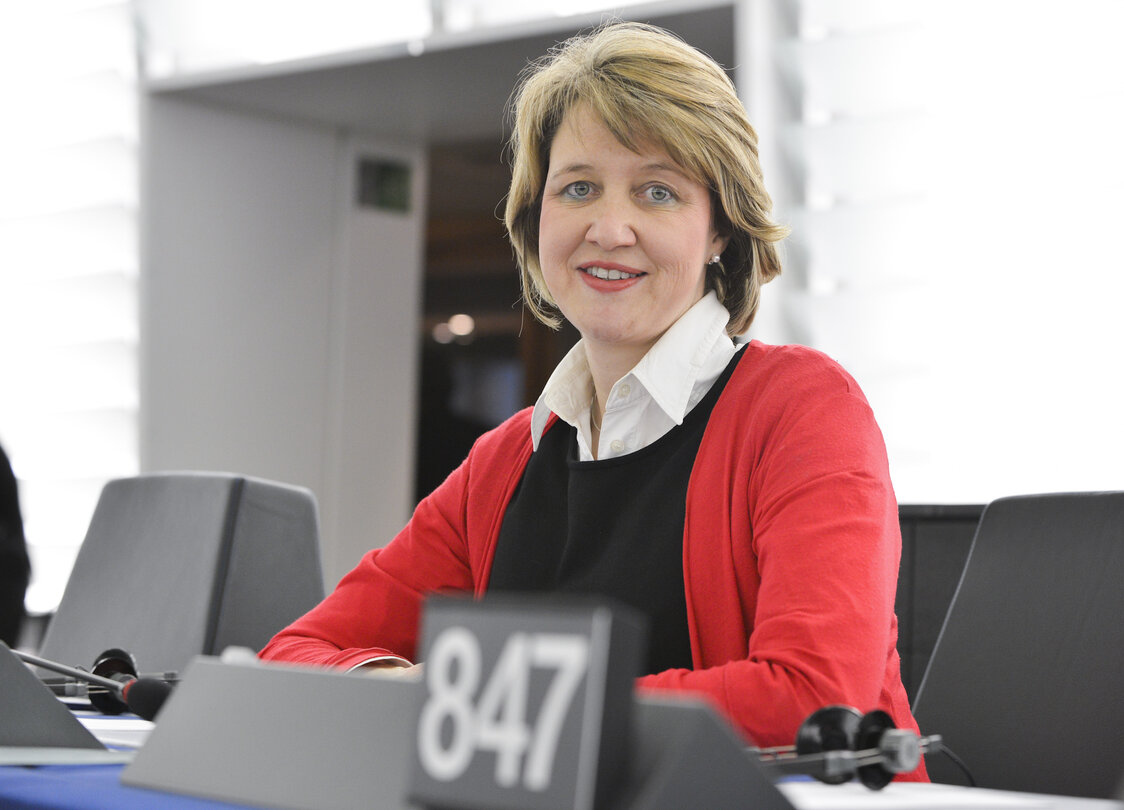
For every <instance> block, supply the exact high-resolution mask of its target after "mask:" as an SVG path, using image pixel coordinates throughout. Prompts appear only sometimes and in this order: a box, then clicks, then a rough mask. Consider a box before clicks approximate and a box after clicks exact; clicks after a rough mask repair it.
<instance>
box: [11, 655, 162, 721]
mask: <svg viewBox="0 0 1124 810" xmlns="http://www.w3.org/2000/svg"><path fill="white" fill-rule="evenodd" d="M12 652H13V653H15V654H16V657H17V658H19V659H20V660H21V661H23V662H24V663H25V664H30V665H32V666H36V667H41V668H43V669H49V670H51V671H52V672H58V673H59V674H61V675H67V676H69V677H71V678H74V679H76V680H79V681H82V682H84V683H88V684H93V685H94V686H100V687H102V688H103V689H106V690H107V691H108V692H109V694H111V695H113V696H115V697H116V698H117V700H118V701H120V703H121V705H122V706H123V707H124V708H127V709H128V710H129V711H131V712H133V714H135V715H137V716H138V717H142V718H144V719H145V720H155V719H156V715H157V714H159V712H160V709H161V707H163V705H164V701H165V700H167V699H168V695H170V694H171V693H172V685H171V684H170V683H168V682H167V681H162V680H160V679H159V678H141V677H136V676H134V675H128V674H125V673H120V672H118V673H114V674H113V676H112V677H109V678H106V677H102V676H101V675H95V674H93V673H92V672H86V670H84V669H77V668H75V667H68V666H66V665H65V664H58V663H55V662H54V661H48V660H47V659H46V658H40V657H39V656H37V655H32V654H31V653H25V652H20V651H19V650H12Z"/></svg>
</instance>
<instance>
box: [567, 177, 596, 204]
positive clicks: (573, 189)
mask: <svg viewBox="0 0 1124 810" xmlns="http://www.w3.org/2000/svg"><path fill="white" fill-rule="evenodd" d="M592 191H593V186H591V185H590V184H589V183H587V182H585V181H584V180H579V181H577V182H576V183H570V185H568V186H566V188H565V190H564V191H563V193H564V194H565V195H566V196H567V197H571V198H573V199H576V200H583V199H585V198H586V197H588V196H589V195H590V193H591V192H592Z"/></svg>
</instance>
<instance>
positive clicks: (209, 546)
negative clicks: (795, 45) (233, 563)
mask: <svg viewBox="0 0 1124 810" xmlns="http://www.w3.org/2000/svg"><path fill="white" fill-rule="evenodd" d="M236 480H237V479H235V478H234V477H232V476H229V477H218V476H190V475H153V476H142V477H138V478H128V479H121V480H118V481H110V482H109V483H108V484H106V486H105V489H104V490H103V491H102V495H101V499H100V500H99V501H98V505H97V508H96V509H95V510H94V515H93V518H92V519H91V521H90V527H89V530H88V531H87V533H86V539H85V541H84V542H83V544H82V547H81V549H80V550H79V552H78V557H77V559H76V561H75V564H74V569H73V571H72V573H71V577H70V580H69V582H68V583H67V586H66V591H65V593H64V594H63V598H62V602H61V603H60V605H59V609H58V612H57V613H56V615H55V617H54V618H53V619H52V621H51V624H50V626H49V627H48V628H47V633H46V636H45V637H44V640H43V647H42V649H41V651H40V652H41V654H42V656H43V657H44V658H49V659H51V660H54V661H59V662H61V663H64V664H68V665H70V666H83V667H87V668H88V667H90V666H92V665H93V663H94V660H95V659H96V657H97V656H98V655H99V654H100V653H101V652H103V651H104V650H106V649H107V648H110V647H119V648H122V649H125V650H128V651H129V652H131V653H132V654H133V656H134V658H136V660H137V665H138V667H139V668H141V669H142V670H143V671H146V672H158V671H169V670H180V669H182V668H183V667H184V666H186V664H187V662H188V661H189V660H190V659H191V656H192V655H194V654H197V653H199V652H201V651H203V649H204V645H205V642H206V635H207V630H208V626H209V623H210V621H211V610H212V589H213V583H214V579H215V571H216V566H217V563H218V561H219V559H220V555H221V554H222V542H223V538H224V537H225V536H227V534H228V528H227V521H228V517H229V515H228V513H229V509H230V504H231V498H232V493H233V490H234V489H235V487H236Z"/></svg>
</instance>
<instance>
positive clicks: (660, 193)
mask: <svg viewBox="0 0 1124 810" xmlns="http://www.w3.org/2000/svg"><path fill="white" fill-rule="evenodd" d="M646 194H647V196H648V199H649V200H651V201H652V202H658V203H664V202H671V201H672V200H674V199H675V195H674V194H673V193H672V191H671V189H669V188H668V187H667V186H649V187H648V188H647V189H646Z"/></svg>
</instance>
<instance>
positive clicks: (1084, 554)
mask: <svg viewBox="0 0 1124 810" xmlns="http://www.w3.org/2000/svg"><path fill="white" fill-rule="evenodd" d="M914 714H915V716H916V718H917V721H918V723H919V724H920V726H921V730H922V733H925V734H929V733H935V734H940V735H941V736H942V737H943V738H944V741H945V742H946V743H947V744H948V746H949V748H951V749H952V750H953V751H954V752H955V753H956V754H957V755H958V756H959V757H960V758H961V759H962V760H963V761H964V763H965V764H966V765H967V767H968V769H969V771H971V773H972V775H973V776H974V777H975V780H976V782H977V783H978V784H979V785H980V786H981V787H987V788H999V789H1007V790H1021V791H1031V792H1038V793H1052V794H1066V795H1072V796H1089V797H1096V798H1111V797H1112V796H1113V793H1114V791H1115V789H1116V785H1117V780H1118V779H1119V778H1120V764H1121V763H1122V762H1124V492H1103V493H1072V494H1054V495H1035V496H1024V497H1015V498H1003V499H1000V500H997V501H994V502H993V503H991V504H989V505H988V506H987V508H986V509H985V510H984V513H983V516H982V518H981V519H980V525H979V528H978V530H977V532H976V536H975V539H974V541H973V545H972V549H971V552H970V553H969V556H968V562H967V565H966V566H965V569H964V574H963V577H962V578H961V581H960V585H959V587H958V589H957V592H956V596H955V597H954V599H953V602H952V605H951V607H950V609H949V613H948V616H947V618H946V620H945V623H944V627H943V629H942V631H941V635H940V637H939V639H938V640H937V644H936V648H935V649H934V651H933V657H932V659H931V661H930V663H929V666H928V669H927V670H926V672H925V677H924V679H923V681H922V683H921V686H920V688H919V690H918V694H917V698H916V700H915V701H914ZM927 763H928V766H929V773H930V776H931V777H932V778H933V779H934V781H941V782H952V783H963V777H962V775H961V774H960V772H959V771H958V770H957V769H955V768H954V767H952V766H951V763H950V762H949V761H948V760H946V759H945V758H944V757H940V756H930V757H928V758H927Z"/></svg>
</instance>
